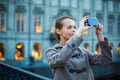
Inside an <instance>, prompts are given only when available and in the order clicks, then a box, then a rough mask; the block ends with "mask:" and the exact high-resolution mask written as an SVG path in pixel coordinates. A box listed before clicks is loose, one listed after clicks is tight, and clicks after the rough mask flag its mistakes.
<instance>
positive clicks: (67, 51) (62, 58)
mask: <svg viewBox="0 0 120 80" xmlns="http://www.w3.org/2000/svg"><path fill="white" fill-rule="evenodd" d="M81 42H82V38H81V37H78V36H77V35H74V36H73V37H72V38H71V39H70V40H68V41H67V43H66V44H65V45H64V46H63V47H62V49H61V50H59V51H58V50H57V49H55V47H53V49H48V50H47V51H46V58H47V61H48V64H49V65H50V67H63V66H65V65H66V62H67V61H68V60H69V59H70V57H71V55H72V54H73V53H74V51H75V50H76V49H77V48H78V46H79V45H80V43H81Z"/></svg>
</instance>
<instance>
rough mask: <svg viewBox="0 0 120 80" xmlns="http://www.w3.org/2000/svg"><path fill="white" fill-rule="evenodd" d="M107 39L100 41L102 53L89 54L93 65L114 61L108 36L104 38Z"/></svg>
mask: <svg viewBox="0 0 120 80" xmlns="http://www.w3.org/2000/svg"><path fill="white" fill-rule="evenodd" d="M104 39H105V41H100V42H99V44H100V48H101V54H100V55H91V54H88V56H89V61H90V64H91V65H98V64H99V65H104V64H109V63H111V62H112V53H111V50H110V46H109V43H108V40H107V38H104Z"/></svg>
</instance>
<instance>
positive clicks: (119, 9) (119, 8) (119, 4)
mask: <svg viewBox="0 0 120 80" xmlns="http://www.w3.org/2000/svg"><path fill="white" fill-rule="evenodd" d="M118 12H119V13H120V2H119V3H118Z"/></svg>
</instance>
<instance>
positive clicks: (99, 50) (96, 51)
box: [95, 43, 101, 54]
mask: <svg viewBox="0 0 120 80" xmlns="http://www.w3.org/2000/svg"><path fill="white" fill-rule="evenodd" d="M95 54H101V48H100V45H99V44H98V43H97V44H96V49H95Z"/></svg>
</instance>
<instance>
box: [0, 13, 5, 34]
mask: <svg viewBox="0 0 120 80" xmlns="http://www.w3.org/2000/svg"><path fill="white" fill-rule="evenodd" d="M4 31H5V14H4V13H0V32H4Z"/></svg>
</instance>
